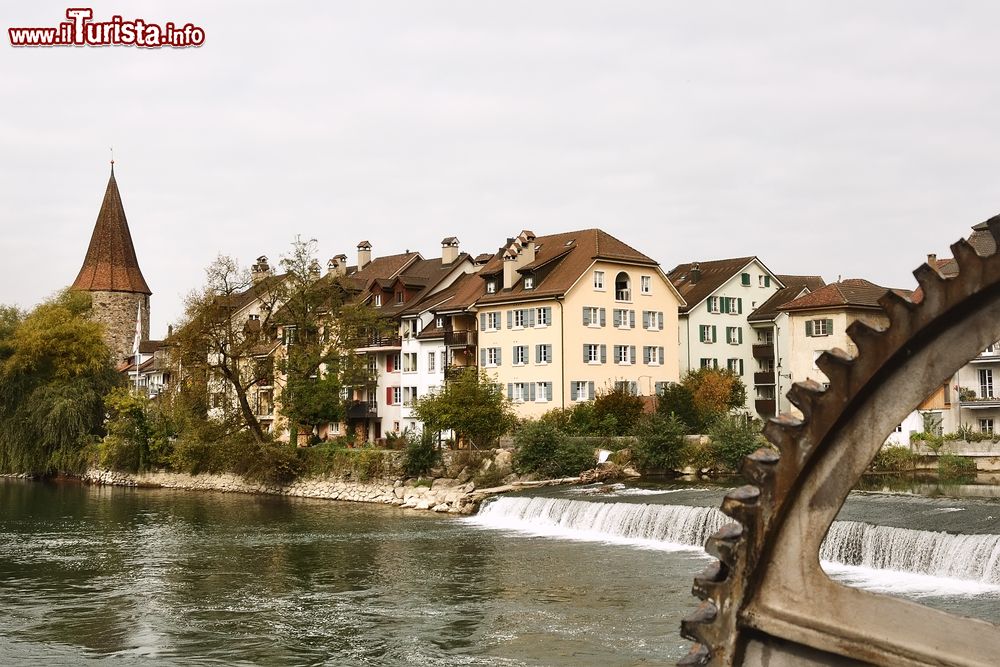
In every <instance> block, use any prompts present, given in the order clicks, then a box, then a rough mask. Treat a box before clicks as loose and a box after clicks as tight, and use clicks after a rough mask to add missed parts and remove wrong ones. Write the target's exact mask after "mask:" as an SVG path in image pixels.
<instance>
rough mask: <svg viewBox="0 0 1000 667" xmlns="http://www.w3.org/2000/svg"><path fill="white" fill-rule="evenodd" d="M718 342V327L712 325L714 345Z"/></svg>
mask: <svg viewBox="0 0 1000 667" xmlns="http://www.w3.org/2000/svg"><path fill="white" fill-rule="evenodd" d="M717 340H719V335H718V333H717V331H716V327H715V325H714V324H713V325H712V342H713V343H714V342H716V341H717Z"/></svg>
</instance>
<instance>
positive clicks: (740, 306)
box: [736, 297, 743, 315]
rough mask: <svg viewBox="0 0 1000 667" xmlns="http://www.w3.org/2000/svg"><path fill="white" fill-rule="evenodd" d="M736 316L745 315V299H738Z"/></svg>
mask: <svg viewBox="0 0 1000 667" xmlns="http://www.w3.org/2000/svg"><path fill="white" fill-rule="evenodd" d="M736 314H737V315H742V314H743V297H737V298H736Z"/></svg>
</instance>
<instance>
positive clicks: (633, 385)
mask: <svg viewBox="0 0 1000 667" xmlns="http://www.w3.org/2000/svg"><path fill="white" fill-rule="evenodd" d="M628 388H629V392H631V394H632V395H633V396H638V395H639V383H638V382H637V381H636V380H632V381H631V382H629V383H628Z"/></svg>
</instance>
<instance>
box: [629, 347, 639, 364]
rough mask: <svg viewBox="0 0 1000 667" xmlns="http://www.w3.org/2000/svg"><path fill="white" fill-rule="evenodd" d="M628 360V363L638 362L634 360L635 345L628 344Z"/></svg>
mask: <svg viewBox="0 0 1000 667" xmlns="http://www.w3.org/2000/svg"><path fill="white" fill-rule="evenodd" d="M628 361H629V363H630V364H635V363H638V362H637V361H636V360H635V345H629V346H628Z"/></svg>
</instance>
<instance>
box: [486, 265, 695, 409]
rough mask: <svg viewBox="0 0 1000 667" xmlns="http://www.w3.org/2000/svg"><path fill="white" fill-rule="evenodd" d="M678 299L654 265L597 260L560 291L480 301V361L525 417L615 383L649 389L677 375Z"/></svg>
mask: <svg viewBox="0 0 1000 667" xmlns="http://www.w3.org/2000/svg"><path fill="white" fill-rule="evenodd" d="M595 276H596V278H595ZM623 277H624V278H627V285H628V287H627V288H626V289H616V279H617V283H618V284H617V287H621V285H624V284H626V283H625V282H624V281H623V280H622V278H623ZM680 304H681V299H680V296H679V295H678V294H677V292H676V290H675V289H674V288H673V286H672V285H671V284H670V283H669V281H668V280H667V279H666V277H665V276H664V275H663V273H662V272H661V271H660V270H659V268H658V267H654V266H641V265H632V264H624V263H617V262H608V261H598V262H595V263H594V264H592V265H591V266H590V267H589V268H588V269H587V270H586V271H585V272H584V273H583V274H582V275H581V277H580V279H579V280H578V281H577V283H576V284H575V285H573V287H572V288H570V289H569V290H568V291H567V293H566V294H565V295H564V296H563V297H560V298H548V299H540V300H534V301H532V300H529V298H528V297H522V298H521V299H519V300H517V301H513V302H511V303H505V304H496V305H494V304H491V305H489V306H482V307H479V308H478V313H477V314H478V324H479V340H478V342H479V359H478V361H479V365H480V367H481V368H482V369H483V370H485V371H486V372H487V373H488V374H490V375H491V376H493V377H494V378H496V380H497V381H498V382H499V383H500V384H501V386H502V387H504V389H505V391H507V393H508V396H509V397H510V398H511V399H512V400H513V401H514V405H515V408H516V410H517V413H518V415H519V416H521V417H526V418H528V417H538V416H540V415H542V414H544V413H545V412H547V411H549V410H551V409H553V408H570V407H572V406H573V405H574V404H576V403H579V402H583V401H586V400H590V399H591V398H593V397H594V395H595V394H596V393H598V392H600V391H602V390H606V389H611V388H613V387H614V386H615V383H617V382H624V383H628V384H627V386H628V387H629V388H630V389H631V390H632V391H634V392H635V393H637V394H638V395H641V396H651V395H653V394H655V393H656V389H657V387H658V386H660V383H666V382H676V381H677V379H678V376H679V360H678V355H679V343H678V334H677V313H678V307H679V306H680ZM585 311H586V313H585ZM616 311H617V312H616ZM528 312H530V315H528V314H527V313H528ZM519 313H520V314H519ZM616 322H617V323H618V325H617V326H616ZM644 325H645V326H644ZM540 348H541V349H540Z"/></svg>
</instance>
